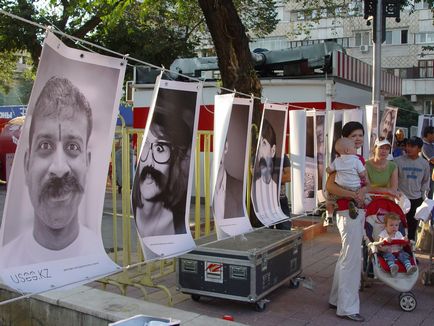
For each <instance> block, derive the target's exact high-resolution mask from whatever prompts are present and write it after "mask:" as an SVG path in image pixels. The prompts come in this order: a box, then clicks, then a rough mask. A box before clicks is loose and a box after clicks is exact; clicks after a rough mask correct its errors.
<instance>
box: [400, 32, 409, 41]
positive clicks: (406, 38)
mask: <svg viewBox="0 0 434 326" xmlns="http://www.w3.org/2000/svg"><path fill="white" fill-rule="evenodd" d="M407 43H408V30H406V29H403V30H402V31H401V44H407Z"/></svg>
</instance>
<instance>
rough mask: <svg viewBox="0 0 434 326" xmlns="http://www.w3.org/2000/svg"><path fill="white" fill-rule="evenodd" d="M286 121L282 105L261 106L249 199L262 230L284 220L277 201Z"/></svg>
mask: <svg viewBox="0 0 434 326" xmlns="http://www.w3.org/2000/svg"><path fill="white" fill-rule="evenodd" d="M287 121H288V107H287V106H286V105H278V104H270V103H265V104H264V111H263V113H262V121H261V128H260V131H259V135H260V136H259V139H258V146H257V149H256V156H255V163H254V166H253V178H252V190H251V199H252V204H253V209H254V211H255V214H256V216H257V217H258V219H259V220H260V221H261V223H262V224H264V225H266V226H270V225H273V224H276V223H279V222H281V221H282V220H284V219H288V216H286V215H285V214H284V213H283V211H282V209H281V208H280V201H279V195H280V193H279V191H280V183H281V178H282V166H283V155H284V149H285V139H286V125H287Z"/></svg>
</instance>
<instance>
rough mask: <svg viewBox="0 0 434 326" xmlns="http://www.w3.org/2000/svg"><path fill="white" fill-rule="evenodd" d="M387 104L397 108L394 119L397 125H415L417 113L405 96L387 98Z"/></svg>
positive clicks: (408, 126) (407, 126)
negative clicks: (396, 115)
mask: <svg viewBox="0 0 434 326" xmlns="http://www.w3.org/2000/svg"><path fill="white" fill-rule="evenodd" d="M389 105H390V106H395V107H397V108H398V117H397V120H396V125H397V126H399V127H406V128H410V127H411V126H417V119H418V116H419V113H418V112H417V111H416V110H415V108H414V106H413V104H411V102H410V101H409V100H408V99H407V98H405V97H395V98H393V99H391V100H389Z"/></svg>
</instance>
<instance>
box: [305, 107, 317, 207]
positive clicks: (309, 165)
mask: <svg viewBox="0 0 434 326" xmlns="http://www.w3.org/2000/svg"><path fill="white" fill-rule="evenodd" d="M315 123H316V119H315V111H314V110H311V111H307V112H306V156H305V169H304V210H305V211H306V212H312V211H314V210H315V208H316V206H317V205H316V203H317V199H316V193H317V178H318V171H317V170H318V167H317V152H316V146H317V144H316V140H317V139H316V125H315Z"/></svg>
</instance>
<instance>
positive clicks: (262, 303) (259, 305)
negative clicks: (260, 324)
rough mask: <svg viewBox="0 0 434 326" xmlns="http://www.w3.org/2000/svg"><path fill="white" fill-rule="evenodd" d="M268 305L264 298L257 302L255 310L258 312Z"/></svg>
mask: <svg viewBox="0 0 434 326" xmlns="http://www.w3.org/2000/svg"><path fill="white" fill-rule="evenodd" d="M266 307H267V302H266V301H264V300H260V301H257V302H255V310H256V311H258V312H263V311H264V310H265V308H266Z"/></svg>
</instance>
